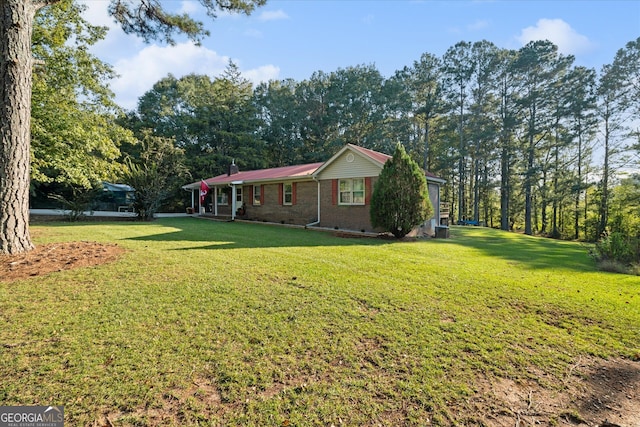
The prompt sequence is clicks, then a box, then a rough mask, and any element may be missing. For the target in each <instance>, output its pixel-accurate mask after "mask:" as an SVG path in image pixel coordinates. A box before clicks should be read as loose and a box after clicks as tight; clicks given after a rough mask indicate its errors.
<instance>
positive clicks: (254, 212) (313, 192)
mask: <svg viewBox="0 0 640 427" xmlns="http://www.w3.org/2000/svg"><path fill="white" fill-rule="evenodd" d="M281 185H282V183H276V184H264V185H263V186H262V191H263V194H262V203H261V204H260V205H254V204H253V186H244V187H243V188H242V195H243V200H244V203H245V206H246V214H245V216H244V217H243V219H248V220H251V221H265V222H278V223H282V224H295V225H307V224H310V223H312V222H315V221H317V219H318V184H317V183H316V182H315V181H304V182H294V185H295V194H294V195H293V201H294V203H293V204H292V205H283V204H282V201H281V200H280V198H281V190H280V186H281Z"/></svg>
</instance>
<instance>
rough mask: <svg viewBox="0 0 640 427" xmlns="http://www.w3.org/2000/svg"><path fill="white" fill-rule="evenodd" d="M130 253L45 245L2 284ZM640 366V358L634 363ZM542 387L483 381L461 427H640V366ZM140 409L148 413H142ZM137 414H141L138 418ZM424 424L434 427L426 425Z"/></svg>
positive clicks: (587, 367) (584, 373) (213, 404)
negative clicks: (466, 426)
mask: <svg viewBox="0 0 640 427" xmlns="http://www.w3.org/2000/svg"><path fill="white" fill-rule="evenodd" d="M123 252H124V249H122V248H120V247H119V246H117V245H115V244H105V243H97V242H66V243H51V244H46V245H40V246H38V247H36V249H34V250H33V251H31V252H28V253H26V254H21V255H12V256H8V255H0V281H1V282H11V281H15V280H19V279H25V278H30V277H34V276H42V275H46V274H49V273H52V272H56V271H62V270H70V269H73V268H79V267H87V266H93V265H100V264H104V263H107V262H111V261H114V260H115V259H117V258H118V257H119V256H120V255H121V254H122V253H123ZM636 359H640V355H639V356H638V357H637V358H636ZM537 376H538V377H539V378H540V380H529V381H525V382H523V381H514V380H511V379H507V378H502V379H498V380H496V379H495V378H491V379H489V378H478V380H477V383H476V385H475V387H476V393H475V394H474V395H473V396H472V397H470V399H469V401H468V402H466V404H462V405H458V407H456V408H450V409H451V416H452V418H454V419H456V420H457V421H456V425H478V423H480V425H486V426H492V427H493V426H495V427H503V426H504V427H506V426H516V427H525V426H540V425H543V426H550V425H556V426H557V425H560V426H589V427H616V426H619V427H640V361H639V360H634V361H632V360H625V359H612V360H602V359H596V358H590V359H580V360H578V362H577V363H576V364H575V365H574V366H572V367H571V368H570V369H569V370H568V372H567V373H566V376H565V378H564V379H563V380H562V381H557V380H555V383H554V381H553V380H552V379H551V378H547V376H546V375H545V374H544V373H543V372H540V373H539V374H538V375H537ZM190 397H191V398H194V397H195V398H197V399H200V400H203V402H205V403H206V404H207V406H208V407H209V410H210V411H211V413H212V414H213V413H219V412H220V410H221V408H220V407H219V406H220V405H221V402H220V399H219V396H218V395H217V394H216V392H215V388H211V387H194V388H193V389H189V390H182V391H175V392H174V393H172V399H173V400H175V399H177V401H178V402H177V403H178V406H179V403H180V401H181V400H182V399H184V400H187V399H188V398H190ZM141 410H142V409H141ZM175 410H177V408H176V402H172V403H171V404H169V403H167V405H166V407H165V408H163V409H160V410H157V411H156V412H154V413H150V414H146V416H147V419H149V420H150V421H151V423H152V424H155V423H156V422H157V423H158V424H162V423H163V422H165V421H166V420H167V418H169V419H172V418H175V417H176V414H175V413H173V411H175ZM138 415H139V414H138ZM112 417H113V418H112ZM120 417H122V414H117V413H114V414H110V416H105V417H101V419H98V420H96V423H95V425H100V426H102V425H106V426H109V425H113V424H112V421H116V420H117V419H118V418H120ZM426 425H429V424H428V423H427V424H426Z"/></svg>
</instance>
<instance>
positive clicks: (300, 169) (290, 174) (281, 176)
mask: <svg viewBox="0 0 640 427" xmlns="http://www.w3.org/2000/svg"><path fill="white" fill-rule="evenodd" d="M348 148H350V149H352V150H355V151H357V152H359V153H360V154H362V155H363V156H366V157H368V158H370V159H371V160H373V161H375V162H376V163H378V164H380V165H381V166H382V165H384V164H385V163H386V162H387V160H389V159H390V158H391V157H392V156H390V155H388V154H384V153H380V152H378V151H374V150H370V149H368V148H363V147H359V146H357V145H353V144H347V146H346V147H344V148H343V150H344V149H348ZM340 152H343V151H342V150H341V151H340ZM338 154H339V153H338ZM334 157H335V156H334ZM334 157H332V158H331V159H330V160H327V162H319V163H308V164H304V165H294V166H284V167H280V168H270V169H259V170H253V171H246V172H238V173H235V174H233V175H227V174H223V175H218V176H216V177H213V178H209V179H205V182H206V183H207V185H209V186H210V187H211V186H215V185H226V184H231V183H232V182H242V183H245V184H251V183H254V182H255V183H257V182H268V181H283V180H287V179H294V178H295V179H301V178H311V177H312V175H313V173H314V172H316V171H317V170H318V169H319V168H320V167H321V166H323V165H326V164H327V163H329V162H330V161H331V160H332V159H333V158H334ZM425 175H426V176H427V177H428V178H432V179H434V180H437V181H442V182H444V180H442V179H441V178H439V177H437V176H436V175H434V174H432V173H431V172H425ZM182 188H184V189H187V190H189V189H198V188H200V181H197V182H194V183H191V184H187V185H185V186H184V187H182Z"/></svg>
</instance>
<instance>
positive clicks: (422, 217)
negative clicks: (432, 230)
mask: <svg viewBox="0 0 640 427" xmlns="http://www.w3.org/2000/svg"><path fill="white" fill-rule="evenodd" d="M370 213H371V224H372V225H373V226H374V227H380V228H383V229H384V230H386V231H389V232H390V233H392V234H393V235H394V236H396V237H397V238H402V237H404V236H406V235H407V234H408V233H409V232H410V231H411V230H412V229H413V228H415V227H416V226H418V225H420V224H421V223H423V222H424V221H426V220H427V219H428V218H429V217H430V216H431V215H432V214H433V207H432V206H431V202H430V200H429V191H428V187H427V180H426V178H425V174H424V171H423V170H421V169H420V166H418V164H417V163H416V162H415V161H413V160H412V159H411V157H409V155H408V154H407V152H406V151H405V149H404V147H403V146H402V144H398V145H397V146H396V151H395V153H394V154H393V157H392V158H391V159H389V160H388V161H387V162H386V163H385V165H384V167H383V168H382V172H380V175H379V176H378V181H377V182H376V185H375V188H374V190H373V194H372V196H371V209H370Z"/></svg>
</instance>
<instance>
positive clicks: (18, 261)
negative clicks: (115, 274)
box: [0, 242, 124, 282]
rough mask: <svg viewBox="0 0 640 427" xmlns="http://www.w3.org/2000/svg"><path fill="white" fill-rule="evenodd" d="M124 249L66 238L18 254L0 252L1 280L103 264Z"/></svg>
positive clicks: (114, 258) (24, 277)
mask: <svg viewBox="0 0 640 427" xmlns="http://www.w3.org/2000/svg"><path fill="white" fill-rule="evenodd" d="M123 252H124V249H122V248H121V247H119V246H117V245H115V244H106V243H97V242H65V243H50V244H46V245H39V246H36V248H35V249H34V250H32V251H29V252H27V253H24V254H19V255H0V281H3V282H7V281H14V280H20V279H26V278H29V277H34V276H42V275H45V274H49V273H53V272H55V271H62V270H71V269H73V268H79V267H88V266H92V265H100V264H104V263H108V262H111V261H114V260H116V259H117V258H118V257H119V256H120V254H122V253H123Z"/></svg>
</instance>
